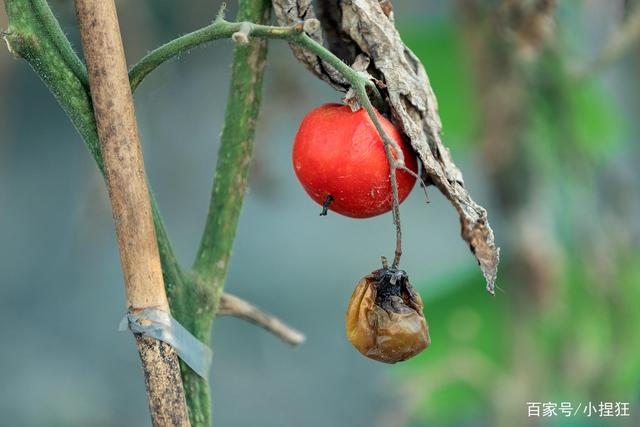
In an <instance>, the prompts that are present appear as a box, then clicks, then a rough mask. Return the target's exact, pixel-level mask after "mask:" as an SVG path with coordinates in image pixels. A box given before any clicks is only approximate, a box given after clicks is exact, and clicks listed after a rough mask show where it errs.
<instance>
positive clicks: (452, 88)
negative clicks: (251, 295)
mask: <svg viewBox="0 0 640 427" xmlns="http://www.w3.org/2000/svg"><path fill="white" fill-rule="evenodd" d="M400 34H401V35H402V40H404V42H405V43H406V44H407V46H408V47H409V48H410V49H411V50H412V51H413V52H414V53H415V54H416V56H417V57H418V58H419V59H420V61H422V63H423V64H424V66H425V68H426V69H427V72H428V74H429V81H430V82H431V85H432V87H433V89H434V91H435V92H436V95H437V97H438V110H439V111H440V118H441V119H442V123H443V137H444V138H445V141H446V142H447V144H448V145H449V146H451V147H453V148H454V149H458V148H465V147H468V146H469V145H470V144H472V143H473V138H474V135H475V134H476V133H477V127H478V121H479V115H478V106H477V103H476V97H475V96H474V91H475V89H474V87H473V79H472V78H473V76H472V74H471V73H470V70H469V64H468V59H467V58H465V51H464V43H463V40H462V37H463V35H462V34H461V32H460V31H459V29H458V28H455V27H453V26H451V25H447V24H446V23H444V22H443V23H435V24H433V25H429V26H424V25H418V24H407V25H401V26H400Z"/></svg>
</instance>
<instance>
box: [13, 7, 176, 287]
mask: <svg viewBox="0 0 640 427" xmlns="http://www.w3.org/2000/svg"><path fill="white" fill-rule="evenodd" d="M6 11H7V16H8V18H9V28H8V30H7V32H6V33H5V36H4V37H5V40H6V42H7V45H8V47H9V49H10V51H11V52H12V53H13V54H14V55H16V56H19V57H21V58H23V59H25V60H26V61H27V62H28V63H29V64H30V65H31V66H32V67H33V69H34V70H35V71H36V73H37V74H38V75H39V76H40V78H42V80H43V81H44V83H45V85H46V86H47V87H48V88H49V90H50V91H51V93H53V95H54V96H55V98H56V100H57V101H58V103H59V104H60V106H61V107H62V109H63V110H64V111H65V113H66V114H67V115H68V116H69V118H70V119H71V122H72V123H73V125H74V126H75V128H76V129H77V131H78V133H79V134H80V136H81V137H82V140H83V141H84V144H85V146H86V147H87V149H88V150H89V152H90V153H91V156H92V157H93V159H94V160H95V162H96V164H97V166H98V168H99V169H100V172H101V173H102V174H104V169H103V165H102V155H101V153H100V145H99V142H98V133H97V130H96V122H95V117H94V115H93V107H92V105H91V98H90V97H89V94H88V92H87V90H86V89H85V86H84V84H83V82H82V79H81V75H83V74H84V76H85V77H86V68H85V67H84V65H82V62H81V61H80V58H78V56H77V55H76V54H75V52H74V50H73V48H72V47H71V44H70V43H69V41H68V40H67V38H66V36H65V35H64V33H63V32H62V29H61V28H60V25H58V24H57V21H56V20H55V17H54V16H53V13H52V12H51V9H49V6H48V4H47V2H46V1H42V0H7V1H6ZM43 16H46V17H47V18H45V19H44V21H45V22H43V19H42V17H43ZM63 52H64V53H63ZM73 57H75V59H73ZM73 63H76V64H77V63H80V64H81V65H82V66H81V67H78V66H76V67H73V66H72V65H70V64H73ZM151 204H152V208H153V219H154V224H155V227H156V238H157V240H158V245H159V248H160V256H161V260H162V268H163V274H164V277H165V286H166V287H167V293H168V295H169V296H170V297H171V295H172V293H173V291H174V290H175V288H176V287H177V286H179V285H180V283H181V282H182V279H181V277H180V276H181V274H180V268H179V266H178V264H177V261H176V258H175V255H174V253H173V250H172V248H171V244H170V242H169V238H168V236H167V233H166V230H165V228H164V224H163V222H162V218H161V216H160V213H159V210H158V207H157V204H156V201H155V198H154V197H153V194H152V197H151Z"/></svg>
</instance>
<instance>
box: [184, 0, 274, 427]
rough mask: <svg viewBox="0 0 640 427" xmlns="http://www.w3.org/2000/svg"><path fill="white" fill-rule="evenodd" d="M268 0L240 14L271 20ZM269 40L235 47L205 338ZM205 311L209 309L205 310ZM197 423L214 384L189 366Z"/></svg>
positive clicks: (202, 329)
mask: <svg viewBox="0 0 640 427" xmlns="http://www.w3.org/2000/svg"><path fill="white" fill-rule="evenodd" d="M270 10H271V8H270V1H269V0H257V1H256V0H240V10H239V13H238V18H239V19H243V20H245V19H250V20H252V21H256V22H266V21H268V19H269V13H270ZM266 55H267V43H266V40H252V41H250V42H249V43H247V44H240V43H238V44H237V45H236V47H235V51H234V58H233V66H232V74H231V84H230V87H229V95H228V98H227V107H226V110H225V116H224V125H223V128H222V135H221V137H220V148H219V150H218V160H217V165H216V169H215V177H214V183H213V189H212V191H211V201H210V205H209V212H208V214H207V219H206V223H205V227H204V232H203V235H202V242H201V244H200V247H199V249H198V253H197V256H196V260H195V263H194V268H193V272H194V280H195V281H196V282H197V283H199V284H200V285H202V286H204V289H205V290H206V291H207V294H208V296H209V299H208V301H209V304H208V305H209V307H207V308H206V309H204V310H203V311H204V313H208V316H207V319H208V322H204V323H201V324H199V325H194V326H196V328H195V329H193V332H194V333H195V335H196V336H197V337H198V338H200V339H208V337H209V335H210V333H211V328H212V326H213V322H212V321H213V319H214V315H215V313H216V311H217V307H218V305H219V302H220V296H221V295H222V292H223V289H224V282H225V278H226V275H227V271H228V266H229V258H230V257H231V249H232V246H233V241H234V239H235V235H236V230H237V226H238V220H239V217H240V211H241V208H242V202H243V199H244V195H245V190H246V187H247V176H248V173H249V166H250V164H251V157H252V151H253V141H254V136H255V130H256V123H257V118H258V113H259V111H260V100H261V92H262V81H263V75H264V67H265V63H266ZM205 315H206V314H205ZM183 379H184V382H185V388H186V390H188V392H187V402H188V405H189V408H194V409H195V408H198V410H199V412H196V411H193V412H192V413H191V414H190V416H191V425H192V426H208V425H210V422H211V421H210V416H211V415H210V412H209V408H210V404H209V401H210V398H209V385H208V384H207V383H206V381H204V380H203V379H202V378H200V377H198V376H197V375H195V374H194V373H193V372H191V371H190V370H188V371H186V372H185V374H184V375H183Z"/></svg>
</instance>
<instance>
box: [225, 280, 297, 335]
mask: <svg viewBox="0 0 640 427" xmlns="http://www.w3.org/2000/svg"><path fill="white" fill-rule="evenodd" d="M216 316H234V317H239V318H241V319H244V320H248V321H249V322H251V323H253V324H255V325H258V326H260V327H261V328H264V329H265V330H267V331H269V332H271V333H272V334H274V335H275V336H277V337H278V338H280V339H281V340H282V341H284V342H286V343H287V344H290V345H292V346H296V345H298V344H302V343H303V342H304V340H305V336H304V334H303V333H302V332H300V331H297V330H296V329H294V328H292V327H290V326H288V325H286V324H285V323H284V322H282V321H281V320H280V319H278V318H277V317H275V316H273V315H271V314H268V313H265V312H264V311H262V310H260V309H259V308H258V307H256V306H254V305H253V304H251V303H250V302H248V301H245V300H243V299H241V298H238V297H237V296H235V295H231V294H229V293H226V292H225V293H223V294H222V297H221V298H220V305H219V307H218V311H217V312H216Z"/></svg>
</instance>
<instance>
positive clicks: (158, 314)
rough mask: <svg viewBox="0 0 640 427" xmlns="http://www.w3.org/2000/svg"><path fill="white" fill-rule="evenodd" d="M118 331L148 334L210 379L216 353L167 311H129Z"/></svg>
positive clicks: (199, 373)
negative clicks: (210, 369)
mask: <svg viewBox="0 0 640 427" xmlns="http://www.w3.org/2000/svg"><path fill="white" fill-rule="evenodd" d="M118 329H119V330H120V331H126V330H127V329H129V330H131V332H133V333H134V334H144V335H148V336H150V337H153V338H155V339H158V340H160V341H164V342H166V343H167V344H170V345H171V346H172V347H173V348H174V349H175V350H176V353H178V356H179V357H180V359H182V361H183V362H184V363H186V364H187V365H189V367H190V368H191V369H193V370H194V372H195V373H196V374H198V375H200V376H201V377H202V378H204V379H205V380H206V379H207V378H209V368H210V367H211V360H212V358H213V352H212V351H211V349H210V348H209V346H207V345H206V344H204V343H203V342H202V341H200V340H198V339H197V338H196V337H194V336H193V335H191V333H190V332H189V331H187V330H186V329H185V328H184V326H182V325H181V324H180V323H178V321H177V320H176V319H174V318H173V317H171V315H170V314H169V313H167V312H166V311H162V310H158V309H156V308H145V309H143V310H141V311H139V312H138V313H131V312H129V313H127V315H126V316H124V317H123V318H122V320H121V321H120V325H119V327H118Z"/></svg>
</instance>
